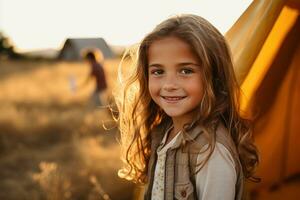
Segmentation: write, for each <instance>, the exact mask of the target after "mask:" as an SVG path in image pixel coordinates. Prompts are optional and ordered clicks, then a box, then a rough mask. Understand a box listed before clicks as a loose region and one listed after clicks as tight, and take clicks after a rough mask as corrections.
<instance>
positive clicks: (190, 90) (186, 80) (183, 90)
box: [148, 36, 203, 122]
mask: <svg viewBox="0 0 300 200" xmlns="http://www.w3.org/2000/svg"><path fill="white" fill-rule="evenodd" d="M148 63H149V66H148V74H149V86H148V87H149V92H150V95H151V97H152V99H153V100H154V102H155V103H156V104H157V105H159V106H160V107H161V108H162V109H163V110H164V111H165V113H166V114H167V115H169V116H170V117H172V118H173V119H175V118H176V119H177V120H178V119H179V120H184V122H188V121H190V120H192V119H193V116H194V114H195V112H194V111H196V108H197V107H198V106H199V104H200V102H201V100H202V97H203V83H202V73H201V70H200V64H199V61H198V59H197V57H196V56H195V55H194V54H193V52H192V51H191V50H190V46H189V45H188V44H187V43H186V42H184V41H183V40H181V39H179V38H177V37H171V36H170V37H166V38H163V39H160V40H157V41H154V42H153V43H152V44H151V45H150V47H149V52H148Z"/></svg>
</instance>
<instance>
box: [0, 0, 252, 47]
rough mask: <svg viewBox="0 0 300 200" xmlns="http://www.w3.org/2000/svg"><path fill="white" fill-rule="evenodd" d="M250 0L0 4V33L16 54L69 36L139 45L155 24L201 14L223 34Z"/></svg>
mask: <svg viewBox="0 0 300 200" xmlns="http://www.w3.org/2000/svg"><path fill="white" fill-rule="evenodd" d="M251 2H252V1H251V0H226V1H224V0H151V1H150V0H148V1H145V0H127V1H124V0H109V1H103V0H84V1H83V0H81V1H80V0H77V1H76V0H0V32H2V33H4V34H5V35H6V36H9V37H10V39H11V41H12V43H13V44H14V45H15V46H16V48H17V50H19V51H28V50H37V49H44V48H55V49H57V48H60V47H61V46H62V45H63V42H64V41H65V39H66V38H68V37H103V38H104V39H105V40H106V41H107V42H108V43H109V44H112V45H130V44H133V43H136V42H138V41H139V40H140V39H141V38H142V37H143V36H144V35H145V34H146V33H147V32H149V31H150V30H151V29H152V28H153V27H154V26H155V25H156V24H157V23H159V22H160V21H162V20H164V19H166V18H167V17H169V16H172V15H174V14H180V13H193V14H198V15H201V16H202V17H204V18H206V19H208V20H209V21H210V22H211V23H213V24H214V25H215V26H216V27H217V28H218V29H219V30H220V31H221V32H223V33H225V32H226V31H227V30H228V29H229V28H230V26H231V25H232V24H233V23H234V22H235V21H236V20H237V18H238V17H239V16H240V15H241V14H242V13H243V11H244V10H245V9H246V8H247V7H248V6H249V4H250V3H251Z"/></svg>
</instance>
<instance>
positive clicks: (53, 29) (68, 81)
mask: <svg viewBox="0 0 300 200" xmlns="http://www.w3.org/2000/svg"><path fill="white" fill-rule="evenodd" d="M299 8H300V2H299V1H298V0H289V1H283V0H265V1H250V0H243V1H241V0H227V1H221V0H200V1H196V0H187V1H179V0H165V1H158V0H153V1H142V0H128V1H116V0H111V1H102V0H86V1H71V0H60V1H59V0H51V1H50V0H23V1H18V0H0V199H5V200H9V199H49V200H50V199H51V200H60V199H89V200H94V199H124V200H127V199H139V198H140V197H139V196H141V193H142V192H141V190H140V188H138V187H136V186H135V185H133V184H132V183H130V182H127V181H126V180H123V179H120V178H118V176H117V171H118V169H119V167H120V166H121V161H120V148H119V143H118V137H119V136H118V129H117V127H116V124H115V123H114V120H113V118H112V115H111V112H110V110H109V109H108V108H107V107H106V106H105V105H107V104H109V103H111V102H113V98H112V92H115V91H116V87H117V83H118V81H117V71H118V65H119V62H120V59H121V56H122V54H123V52H124V51H125V49H127V48H129V47H130V46H132V45H134V44H136V43H138V42H139V41H140V40H141V39H142V38H143V36H144V35H145V34H146V33H147V32H149V31H151V29H152V28H153V27H154V26H155V25H156V24H157V23H159V22H160V21H162V20H164V19H166V18H167V17H169V16H172V15H174V14H180V13H194V14H198V15H201V16H203V17H204V18H206V19H208V20H209V21H210V22H211V23H212V24H214V25H215V26H216V27H217V28H218V29H219V30H220V31H221V32H222V33H223V34H224V35H225V37H226V38H227V39H228V42H229V45H230V46H231V49H232V54H233V59H234V63H235V71H236V75H237V78H238V80H239V83H240V85H241V87H242V89H243V92H244V96H243V99H242V102H241V103H242V106H243V109H244V111H245V114H247V115H249V116H252V117H253V118H254V119H255V132H254V137H255V141H256V143H257V145H258V148H259V151H260V153H261V165H260V166H259V168H258V170H257V175H258V176H259V177H261V178H262V181H261V182H260V183H258V184H253V183H249V184H247V189H248V190H249V195H248V197H249V199H283V198H284V199H300V192H299V189H300V178H299V177H300V176H299V174H300V157H299V156H298V155H297V154H298V152H299V146H300V140H299V130H300V127H299V124H300V123H299V122H300V118H299V111H300V105H299V102H300V101H299V97H300V96H299V95H300V94H299V86H300V80H299V76H300V73H299V62H300V61H299V58H300V51H299V49H300V48H299V38H300V37H299V35H300V26H299V24H300V22H299V10H300V9H299ZM88 50H93V51H95V52H97V55H100V56H99V57H100V59H99V60H97V61H98V62H99V63H100V64H101V66H102V67H103V69H104V72H105V77H106V82H107V88H106V89H105V90H104V91H102V92H101V94H100V98H101V100H102V105H94V102H93V101H91V94H93V91H94V90H95V88H96V87H97V82H96V81H94V80H92V81H86V79H87V77H90V76H91V69H92V68H90V66H91V65H90V63H89V62H87V60H86V59H84V52H86V51H88ZM126 65H127V66H128V68H130V63H125V68H126ZM83 83H84V84H83Z"/></svg>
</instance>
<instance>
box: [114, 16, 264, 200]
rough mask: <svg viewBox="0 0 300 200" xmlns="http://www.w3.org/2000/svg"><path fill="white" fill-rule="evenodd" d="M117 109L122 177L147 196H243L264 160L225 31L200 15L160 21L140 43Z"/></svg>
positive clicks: (180, 197)
mask: <svg viewBox="0 0 300 200" xmlns="http://www.w3.org/2000/svg"><path fill="white" fill-rule="evenodd" d="M123 91H124V92H123V93H122V98H121V99H120V101H117V105H118V107H119V111H120V112H119V123H120V124H119V125H120V132H121V142H122V146H123V148H124V149H123V150H124V153H125V155H124V159H123V160H124V167H123V169H122V170H120V171H119V175H120V176H121V177H124V178H127V179H130V180H133V181H135V182H137V183H145V184H146V187H145V188H146V189H145V195H144V199H147V200H148V199H149V200H150V199H152V200H154V199H158V200H162V199H167V200H171V199H172V200H173V199H202V200H203V199H206V200H207V199H208V200H214V199H223V200H229V199H230V200H231V199H242V196H243V195H242V194H243V183H244V180H245V178H247V179H253V178H254V177H253V171H254V168H255V167H256V165H257V163H258V153H257V149H256V147H255V146H254V144H253V143H252V136H251V131H250V127H249V121H247V120H246V119H243V118H242V117H241V115H240V110H239V86H238V84H237V81H236V79H235V75H234V71H233V65H232V61H231V57H230V53H229V49H228V46H227V44H226V41H225V39H224V37H223V36H222V34H220V33H219V31H218V30H217V29H216V28H215V27H214V26H212V25H211V24H210V23H209V22H208V21H206V20H205V19H203V18H201V17H199V16H196V15H181V16H176V17H173V18H170V19H167V20H166V21H164V22H162V23H161V24H159V25H158V26H157V27H156V28H155V29H154V30H153V31H152V32H151V33H150V34H148V35H147V36H146V37H145V38H144V39H143V40H142V42H141V43H140V45H139V48H138V53H137V62H136V68H135V70H134V73H133V74H132V76H130V77H129V78H128V79H127V82H126V84H125V86H124V90H123Z"/></svg>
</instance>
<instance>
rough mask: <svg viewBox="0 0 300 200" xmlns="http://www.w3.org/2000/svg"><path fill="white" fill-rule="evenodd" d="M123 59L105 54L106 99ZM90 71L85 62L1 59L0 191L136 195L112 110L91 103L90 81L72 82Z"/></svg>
mask: <svg viewBox="0 0 300 200" xmlns="http://www.w3.org/2000/svg"><path fill="white" fill-rule="evenodd" d="M118 63H119V60H108V61H106V62H105V71H106V75H107V79H108V84H109V88H108V90H107V92H106V94H104V98H106V99H111V91H112V90H113V88H114V84H115V83H116V77H117V73H116V72H117V66H118ZM88 73H89V68H88V66H87V64H85V63H66V62H49V61H48V62H45V61H44V62H43V61H39V62H33V61H31V62H30V61H0V199H7V200H9V199H30V200H32V199H48V200H60V199H90V200H93V199H131V198H132V193H133V185H131V184H130V183H128V182H126V181H124V180H122V179H119V178H118V177H117V169H118V168H119V167H120V165H121V162H120V159H119V156H120V152H119V146H118V144H117V137H118V134H117V128H116V127H115V124H114V123H113V120H112V118H111V114H110V112H109V111H108V109H106V108H95V107H91V106H89V103H88V98H89V95H90V93H91V92H92V90H93V87H94V85H93V84H92V83H91V84H90V85H88V86H87V87H86V88H84V89H82V90H78V91H76V92H72V90H71V89H70V84H69V81H70V79H71V78H72V79H75V80H76V81H77V83H81V82H83V80H84V79H85V77H86V76H87V75H88ZM103 123H105V124H106V125H107V126H108V127H109V129H108V130H107V129H104V127H103V126H102V125H103Z"/></svg>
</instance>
